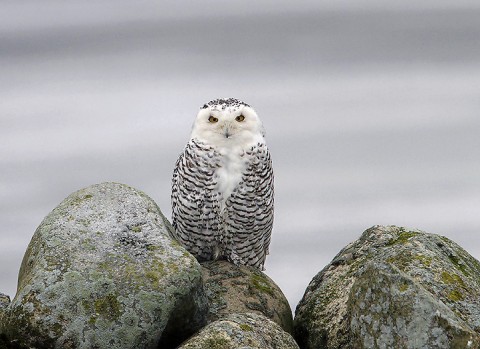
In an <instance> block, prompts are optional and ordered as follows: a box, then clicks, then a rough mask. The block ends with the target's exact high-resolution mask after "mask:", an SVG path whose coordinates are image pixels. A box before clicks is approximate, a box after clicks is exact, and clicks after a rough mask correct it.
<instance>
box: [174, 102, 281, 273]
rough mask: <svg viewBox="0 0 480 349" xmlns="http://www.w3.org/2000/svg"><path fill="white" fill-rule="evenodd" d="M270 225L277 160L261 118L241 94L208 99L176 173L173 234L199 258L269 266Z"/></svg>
mask: <svg viewBox="0 0 480 349" xmlns="http://www.w3.org/2000/svg"><path fill="white" fill-rule="evenodd" d="M272 224H273V170H272V160H271V158H270V153H269V151H268V148H267V145H266V143H265V131H264V129H263V125H262V122H261V121H260V118H259V117H258V115H257V114H256V112H255V111H254V110H253V109H252V108H251V107H250V106H249V105H248V104H246V103H244V102H242V101H239V100H238V99H235V98H225V99H215V100H213V101H210V102H208V103H207V104H205V105H204V106H203V107H202V108H200V111H199V113H198V115H197V117H196V119H195V122H194V124H193V129H192V134H191V137H190V141H189V142H188V143H187V145H186V147H185V149H184V151H183V153H182V154H180V157H179V158H178V160H177V163H176V165H175V169H174V172H173V181H172V225H173V227H174V230H175V232H174V235H175V238H176V239H177V240H178V241H179V242H181V243H182V244H183V245H184V246H185V247H186V248H187V250H188V251H189V252H190V253H192V254H193V255H194V256H195V257H197V259H198V260H199V261H207V260H217V259H227V260H228V261H230V262H232V263H234V264H236V265H248V266H253V267H256V268H258V269H261V270H263V269H264V268H263V264H264V263H265V257H266V255H267V254H268V245H269V244H270V236H271V232H272Z"/></svg>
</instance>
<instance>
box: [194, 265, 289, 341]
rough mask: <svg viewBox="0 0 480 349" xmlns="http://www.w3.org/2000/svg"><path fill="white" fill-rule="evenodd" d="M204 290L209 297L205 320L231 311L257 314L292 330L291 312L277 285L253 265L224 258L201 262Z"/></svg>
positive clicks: (223, 315) (218, 317)
mask: <svg viewBox="0 0 480 349" xmlns="http://www.w3.org/2000/svg"><path fill="white" fill-rule="evenodd" d="M202 266H203V277H204V285H205V291H206V293H207V297H208V300H209V316H208V319H209V322H212V321H215V320H218V319H221V318H223V317H225V316H228V315H230V314H232V313H247V312H250V313H257V314H262V315H264V316H266V317H267V318H269V319H271V320H272V321H274V322H276V323H277V324H279V325H280V326H281V327H282V328H283V329H284V330H285V331H287V332H289V333H291V332H292V329H293V319H292V311H291V308H290V305H289V304H288V301H287V299H286V298H285V296H284V294H283V293H282V291H281V290H280V288H279V287H278V286H277V285H276V284H275V283H274V282H273V280H272V279H270V278H269V277H268V276H267V275H265V274H264V273H262V272H261V271H259V270H258V269H256V268H253V267H248V266H236V265H234V264H232V263H229V262H227V261H213V262H206V263H202Z"/></svg>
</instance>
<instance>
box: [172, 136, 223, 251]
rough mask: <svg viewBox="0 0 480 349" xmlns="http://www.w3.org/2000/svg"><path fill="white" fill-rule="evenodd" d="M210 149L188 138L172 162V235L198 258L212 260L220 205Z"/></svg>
mask: <svg viewBox="0 0 480 349" xmlns="http://www.w3.org/2000/svg"><path fill="white" fill-rule="evenodd" d="M215 166H216V160H215V156H214V154H213V150H212V149H211V148H208V147H205V146H204V145H203V144H200V143H197V142H195V141H190V142H189V143H188V144H187V146H186V147H185V150H184V152H183V153H182V154H181V155H180V157H179V158H178V160H177V163H176V165H175V169H174V172H173V179H172V197H171V199H172V226H173V228H174V230H175V232H174V237H175V238H176V239H177V240H178V241H179V242H180V243H181V244H182V245H183V246H185V248H186V249H187V250H188V251H189V252H190V253H192V254H193V255H195V256H196V257H197V258H198V259H206V260H208V259H212V253H213V251H212V249H213V247H212V246H213V245H214V242H213V239H214V236H215V234H216V232H217V231H218V229H219V225H220V222H219V216H220V215H219V214H218V212H219V204H218V198H217V193H216V192H215V190H214V188H215V185H216V182H215V176H214V175H213V174H214V170H215Z"/></svg>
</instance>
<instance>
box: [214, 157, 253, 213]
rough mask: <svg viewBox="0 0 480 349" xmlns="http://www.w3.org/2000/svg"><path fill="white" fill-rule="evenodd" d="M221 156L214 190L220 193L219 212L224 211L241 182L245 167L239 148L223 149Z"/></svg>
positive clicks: (244, 160)
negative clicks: (226, 203) (228, 200)
mask: <svg viewBox="0 0 480 349" xmlns="http://www.w3.org/2000/svg"><path fill="white" fill-rule="evenodd" d="M221 154H222V167H219V168H218V169H217V171H216V175H217V176H218V181H217V187H216V189H217V190H218V192H220V193H221V194H222V195H221V198H220V210H221V211H223V210H224V209H225V202H226V201H227V199H228V198H229V197H230V195H232V192H233V191H234V190H235V188H236V187H237V186H238V184H239V183H240V181H241V180H242V175H243V173H244V172H245V169H246V167H247V162H246V159H245V152H244V151H243V149H241V148H234V149H228V148H224V149H222V151H221Z"/></svg>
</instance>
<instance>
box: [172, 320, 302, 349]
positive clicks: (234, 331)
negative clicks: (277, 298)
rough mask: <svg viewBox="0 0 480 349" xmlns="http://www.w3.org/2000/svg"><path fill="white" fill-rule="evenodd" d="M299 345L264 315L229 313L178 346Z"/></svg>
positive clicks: (258, 348) (271, 348)
mask: <svg viewBox="0 0 480 349" xmlns="http://www.w3.org/2000/svg"><path fill="white" fill-rule="evenodd" d="M238 348H249V349H279V348H282V349H298V345H297V344H296V343H295V341H294V340H293V338H292V337H291V336H290V335H289V334H288V333H286V332H284V331H283V330H282V328H281V327H280V326H278V325H277V324H276V323H274V322H273V321H271V320H269V319H267V318H266V317H265V316H263V315H259V314H253V313H244V314H230V315H228V316H226V317H225V318H222V319H220V320H217V321H214V322H212V323H210V324H209V325H207V326H206V327H205V328H203V329H202V330H201V331H200V332H199V333H198V334H197V335H195V336H194V337H192V338H190V339H189V340H188V341H187V342H185V343H184V344H182V345H181V346H180V347H179V349H238Z"/></svg>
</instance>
